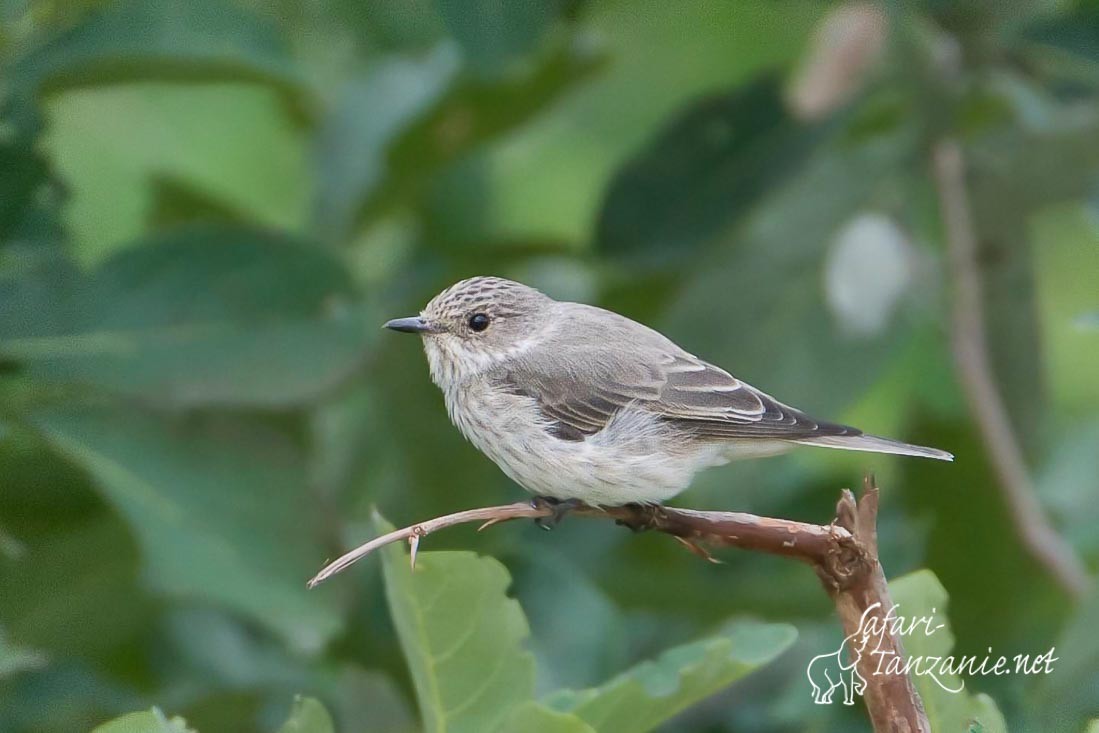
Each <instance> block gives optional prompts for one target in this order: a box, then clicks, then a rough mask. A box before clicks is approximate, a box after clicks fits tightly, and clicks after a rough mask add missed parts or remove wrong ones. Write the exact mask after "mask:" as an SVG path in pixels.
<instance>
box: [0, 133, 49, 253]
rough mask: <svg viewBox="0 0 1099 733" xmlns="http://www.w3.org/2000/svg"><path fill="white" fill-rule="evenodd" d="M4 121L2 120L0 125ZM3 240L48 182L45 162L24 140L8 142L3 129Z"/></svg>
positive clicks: (0, 181)
mask: <svg viewBox="0 0 1099 733" xmlns="http://www.w3.org/2000/svg"><path fill="white" fill-rule="evenodd" d="M3 124H4V123H3V120H2V118H0V126H2V125H3ZM0 170H2V171H4V175H2V176H0V241H3V240H4V239H5V238H7V237H8V236H9V235H10V234H11V232H12V230H13V229H15V228H16V226H17V225H18V223H19V222H20V221H21V220H22V219H23V218H24V217H25V216H26V212H27V209H28V208H29V207H31V205H32V202H33V198H34V195H35V194H36V193H37V192H38V191H39V190H40V188H41V187H43V186H44V185H45V183H46V181H47V169H46V164H45V161H44V160H42V157H41V156H40V155H39V154H38V153H37V151H35V150H34V148H33V141H32V140H28V139H26V138H23V137H19V138H16V139H13V140H9V139H7V138H6V137H5V135H4V133H3V130H2V129H0Z"/></svg>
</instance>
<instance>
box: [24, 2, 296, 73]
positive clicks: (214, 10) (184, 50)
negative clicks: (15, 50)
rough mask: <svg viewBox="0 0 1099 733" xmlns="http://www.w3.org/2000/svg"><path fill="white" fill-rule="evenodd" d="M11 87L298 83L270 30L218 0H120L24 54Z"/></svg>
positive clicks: (236, 7)
mask: <svg viewBox="0 0 1099 733" xmlns="http://www.w3.org/2000/svg"><path fill="white" fill-rule="evenodd" d="M12 79H13V80H14V85H15V87H16V89H17V90H19V91H22V92H23V93H35V92H37V91H39V90H42V89H57V88H60V87H67V86H73V85H87V84H116V83H118V82H123V81H135V80H144V79H176V80H178V79H190V80H195V79H207V80H209V79H228V80H264V81H269V82H274V83H276V84H279V85H281V86H284V87H288V88H292V87H296V86H297V85H298V83H299V78H298V75H297V72H296V71H295V68H294V64H293V61H292V59H291V57H290V56H289V54H288V53H287V50H286V47H285V44H284V42H283V40H282V38H280V36H279V34H278V32H277V29H276V28H275V27H274V26H273V25H271V24H268V23H265V22H263V21H262V19H260V18H259V17H257V16H256V15H254V14H253V13H250V12H248V11H246V10H244V9H242V8H241V7H239V5H238V4H237V3H233V2H227V1H226V0H190V1H189V2H185V3H177V2H173V0H121V1H120V2H113V3H110V4H109V5H108V6H107V7H106V8H105V9H103V10H101V11H99V12H95V13H91V14H89V16H88V17H87V18H86V19H85V20H84V22H82V23H80V24H79V25H77V26H76V27H74V28H72V29H71V30H70V31H68V32H66V33H64V34H63V35H61V36H59V37H58V38H56V39H54V40H53V41H52V42H50V43H47V44H45V45H43V46H42V47H40V48H39V49H37V50H36V51H34V52H32V53H30V54H28V55H26V56H24V57H23V58H22V59H21V60H20V61H19V62H18V63H17V64H16V65H15V66H14V68H13V69H12Z"/></svg>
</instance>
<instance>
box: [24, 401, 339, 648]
mask: <svg viewBox="0 0 1099 733" xmlns="http://www.w3.org/2000/svg"><path fill="white" fill-rule="evenodd" d="M30 422H31V423H32V424H33V425H34V426H35V427H37V428H38V429H39V430H40V431H41V432H42V434H43V435H44V436H45V438H46V439H47V440H48V441H49V443H50V444H51V445H52V446H53V447H54V448H55V449H56V450H57V451H58V452H60V453H61V454H62V455H64V456H65V457H67V458H69V459H70V460H72V461H73V462H75V463H76V464H78V465H79V466H81V467H83V468H84V469H85V470H87V471H88V472H89V473H90V474H91V475H92V477H93V478H94V479H95V481H96V483H97V484H98V486H99V488H100V490H101V491H102V492H103V495H104V496H105V497H106V499H107V500H108V501H109V502H110V503H112V504H113V505H114V506H115V507H116V508H117V510H118V511H119V513H121V514H122V515H123V516H124V517H126V519H127V520H128V521H129V523H130V525H131V527H132V528H133V531H134V532H135V534H136V535H137V538H138V540H139V542H140V544H141V546H142V549H143V560H144V578H145V582H146V583H147V584H148V585H149V586H150V587H151V588H153V589H154V590H156V591H159V592H160V593H163V594H166V595H169V596H176V597H184V598H194V599H200V600H205V601H207V602H213V603H217V604H222V605H224V606H226V607H228V608H230V609H232V610H235V611H236V612H238V613H242V614H245V615H247V616H249V617H251V618H254V619H256V620H258V621H259V622H261V623H263V624H264V625H266V626H267V627H268V628H270V629H272V630H273V631H275V632H277V633H279V634H281V635H282V636H283V638H285V639H286V640H287V641H289V642H290V643H291V644H292V645H293V646H295V647H297V648H300V649H307V650H315V649H317V648H319V647H320V646H321V645H322V644H323V643H324V642H325V641H326V640H327V639H328V638H329V637H331V636H332V634H333V633H335V632H336V631H337V629H338V627H339V625H340V621H339V617H338V614H337V612H336V610H335V607H334V604H333V602H332V601H333V599H332V597H330V596H328V595H327V594H325V593H319V594H318V593H317V592H309V591H308V590H307V589H306V587H305V583H304V581H303V578H307V577H308V576H309V574H310V572H311V571H312V570H314V569H315V566H316V563H317V559H318V558H320V557H323V556H324V553H323V550H322V549H321V548H320V546H319V545H318V543H317V542H316V541H315V539H314V537H313V536H312V534H311V532H310V528H311V526H314V525H312V524H311V522H310V521H309V517H310V516H311V513H312V512H311V505H310V502H309V500H308V497H307V496H306V494H305V492H304V487H305V485H306V482H305V475H304V470H303V467H302V464H303V461H302V458H301V456H300V455H299V454H298V451H297V450H296V447H295V446H294V445H293V444H292V443H290V442H289V441H288V440H287V439H286V438H285V437H284V436H281V435H279V434H277V433H274V432H271V431H270V430H268V429H265V428H263V427H262V425H261V424H260V423H258V422H248V421H245V420H230V419H210V420H208V421H202V420H196V419H191V420H188V421H186V422H182V421H181V422H180V423H174V422H169V421H167V420H157V419H155V418H153V417H151V416H148V415H144V414H142V413H140V412H137V411H135V410H127V411H122V410H113V409H108V408H90V407H89V408H80V407H68V408H56V409H50V410H43V411H40V412H38V413H36V414H34V415H32V416H31V418H30Z"/></svg>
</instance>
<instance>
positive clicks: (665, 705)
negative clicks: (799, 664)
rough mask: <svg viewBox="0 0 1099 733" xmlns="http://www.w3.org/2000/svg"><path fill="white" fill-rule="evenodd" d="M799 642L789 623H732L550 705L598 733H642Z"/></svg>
mask: <svg viewBox="0 0 1099 733" xmlns="http://www.w3.org/2000/svg"><path fill="white" fill-rule="evenodd" d="M795 638H797V630H796V629H794V627H793V626H789V625H787V624H766V623H759V622H754V621H740V622H736V623H733V624H731V625H730V626H729V628H728V629H727V630H726V631H724V632H723V633H721V634H719V635H718V636H715V637H712V638H709V639H702V640H700V641H696V642H693V643H691V644H685V645H683V646H678V647H675V648H673V649H670V650H668V651H666V652H664V653H663V654H661V655H660V656H659V657H658V658H657V659H655V660H653V661H649V662H643V663H642V664H639V665H637V666H636V667H634V668H633V669H630V670H628V671H627V672H625V673H623V674H621V675H619V676H618V677H615V678H614V679H612V680H611V681H609V682H607V683H606V684H604V685H602V686H600V687H597V688H594V689H589V690H582V691H579V692H575V691H571V690H564V691H561V692H557V693H554V694H553V695H551V696H550V698H549V700H548V703H549V705H550V706H551V707H552V708H554V709H556V710H559V711H563V712H569V713H572V714H573V715H575V716H576V717H578V718H581V719H582V720H584V721H586V722H587V723H588V724H589V725H590V726H591V727H592V728H593V729H595V730H598V731H599V732H600V733H619V732H621V733H641V732H643V731H647V730H652V729H653V728H655V727H657V726H658V725H660V724H661V723H662V722H664V721H665V720H668V719H669V718H671V717H672V716H674V715H675V714H676V713H678V712H680V711H682V710H684V709H685V708H687V707H689V706H691V705H693V704H694V703H696V702H698V701H699V700H703V699H705V698H707V697H709V696H710V695H712V694H714V693H715V692H717V691H718V690H721V689H723V688H725V687H727V686H728V685H730V684H732V683H733V682H735V681H737V680H739V679H740V678H742V677H744V676H746V675H748V674H750V673H751V672H753V671H755V670H756V669H758V668H759V667H762V666H763V665H765V664H767V663H768V662H770V661H771V660H773V659H774V658H775V657H777V656H778V655H779V654H781V653H782V652H783V651H785V650H786V649H787V648H789V646H790V645H791V644H792V643H793V642H794V639H795Z"/></svg>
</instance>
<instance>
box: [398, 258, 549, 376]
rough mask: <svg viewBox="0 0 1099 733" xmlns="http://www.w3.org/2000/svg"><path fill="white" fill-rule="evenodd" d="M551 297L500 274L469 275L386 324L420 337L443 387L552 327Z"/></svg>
mask: <svg viewBox="0 0 1099 733" xmlns="http://www.w3.org/2000/svg"><path fill="white" fill-rule="evenodd" d="M554 304H555V301H554V300H553V299H551V298H549V297H548V296H546V295H544V294H542V293H541V292H539V291H537V290H535V289H534V288H530V287H527V286H526V285H523V284H522V283H517V282H514V281H512V280H505V279H503V278H499V277H472V278H469V279H468V280H462V281H461V282H458V283H455V284H454V285H451V286H450V287H449V288H447V289H446V290H444V291H442V292H441V293H439V294H438V295H436V296H435V297H434V298H432V299H431V302H429V303H428V304H427V306H426V307H425V308H424V309H423V310H422V311H420V315H418V316H413V317H412V318H398V319H395V320H392V321H389V322H388V323H386V324H385V327H386V328H389V329H392V330H394V331H402V332H405V333H418V334H420V335H421V336H423V340H424V350H425V351H426V352H427V357H428V362H429V364H430V366H431V375H432V378H433V379H434V380H435V382H436V383H437V384H439V385H440V386H446V385H447V384H449V383H453V382H456V381H460V380H461V379H463V378H466V377H468V376H472V375H474V374H477V373H479V372H482V371H485V370H486V369H489V368H491V367H493V366H495V365H497V364H499V363H501V362H503V361H506V360H507V359H509V358H513V357H515V356H518V355H519V354H521V353H522V352H523V351H525V350H527V349H528V348H530V347H531V346H532V345H534V344H535V343H537V342H538V341H539V340H540V339H541V337H542V336H543V335H544V333H545V331H546V329H547V328H548V327H550V326H552V320H553V319H552V314H551V310H552V308H553V306H554Z"/></svg>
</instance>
